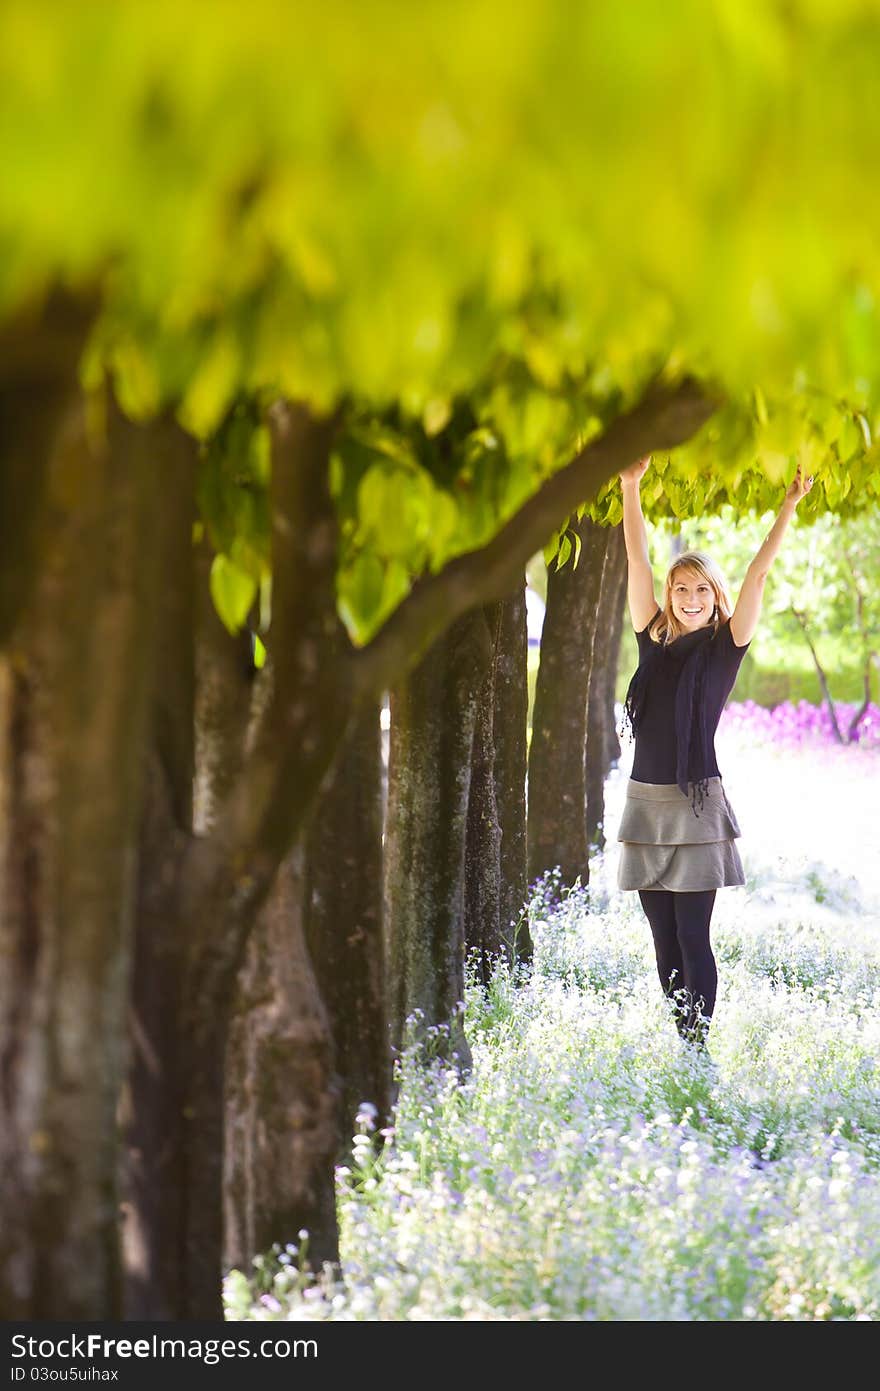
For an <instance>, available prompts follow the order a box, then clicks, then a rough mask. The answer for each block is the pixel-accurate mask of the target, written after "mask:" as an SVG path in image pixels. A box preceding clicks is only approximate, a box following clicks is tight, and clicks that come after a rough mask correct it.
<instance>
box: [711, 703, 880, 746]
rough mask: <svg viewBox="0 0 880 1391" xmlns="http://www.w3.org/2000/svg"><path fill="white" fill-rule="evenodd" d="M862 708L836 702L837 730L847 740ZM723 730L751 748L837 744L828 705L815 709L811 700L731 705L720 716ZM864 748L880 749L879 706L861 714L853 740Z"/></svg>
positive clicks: (871, 706) (868, 707)
mask: <svg viewBox="0 0 880 1391" xmlns="http://www.w3.org/2000/svg"><path fill="white" fill-rule="evenodd" d="M860 709H861V706H859V705H854V704H853V703H852V702H848V701H840V700H837V701H835V702H834V713H835V717H836V719H837V727H838V729H839V730H840V733H841V735H842V736H843V738H844V740H846V739H848V737H849V729H850V725H851V724H852V721H853V719H854V718H855V715H856V713H857V711H858V710H860ZM721 728H722V729H723V730H725V731H728V730H729V731H733V732H735V733H736V734H737V735H738V736H739V737H740V738H741V739H746V740H748V741H749V742H750V743H752V744H772V745H775V746H776V747H777V748H778V747H780V746H781V747H789V748H791V747H802V746H803V747H816V746H821V745H823V744H830V743H834V744H837V742H838V741H837V737H836V735H835V733H834V727H833V725H832V723H831V713H830V711H829V709H828V706H827V704H824V705H813V704H812V702H811V701H809V700H798V701H790V700H786V701H783V702H782V703H781V704H779V705H774V706H765V705H757V704H756V703H755V701H753V700H743V701H738V702H737V703H736V704H732V705H729V706H728V707H727V709H726V710H725V711H724V712H723V714H722V716H721ZM852 742H853V744H858V745H861V746H862V747H867V748H873V749H877V748H880V706H877V705H875V704H873V702H872V703H871V704H869V705H868V706H867V707H866V709H865V711H864V713H863V714H862V716H861V718H860V720H859V722H858V724H857V725H856V728H855V732H854V735H853V739H852Z"/></svg>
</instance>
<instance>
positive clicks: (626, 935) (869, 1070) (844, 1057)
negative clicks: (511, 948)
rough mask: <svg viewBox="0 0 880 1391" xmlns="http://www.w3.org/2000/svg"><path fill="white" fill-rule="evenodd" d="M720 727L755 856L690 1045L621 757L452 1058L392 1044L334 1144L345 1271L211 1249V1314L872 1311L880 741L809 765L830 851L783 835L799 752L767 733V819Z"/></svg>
mask: <svg viewBox="0 0 880 1391" xmlns="http://www.w3.org/2000/svg"><path fill="white" fill-rule="evenodd" d="M738 738H739V734H738V733H737V731H736V730H734V729H732V728H731V727H730V726H729V727H728V730H727V733H726V735H725V740H724V741H720V742H719V759H721V754H722V744H723V749H724V760H723V764H724V766H730V767H731V768H734V767H735V768H736V769H737V773H738V777H739V779H740V781H737V780H736V779H734V778H731V779H730V784H731V786H732V787H733V788H734V789H735V794H736V795H735V796H734V805H735V807H736V809H737V812H738V814H739V817H740V821H741V823H742V826H743V833H744V835H743V841H742V842H741V853H742V855H743V863H744V867H745V869H746V873H747V884H746V885H745V886H741V887H738V888H735V889H726V890H724V891H723V892H719V894H718V896H717V901H716V909H715V913H714V916H713V944H714V948H715V955H716V959H717V961H718V970H719V994H718V1002H717V1005H716V1010H715V1017H714V1019H713V1022H712V1026H711V1030H710V1033H709V1054H708V1055H706V1054H701V1053H699V1052H696V1051H694V1050H693V1049H692V1048H690V1047H688V1045H686V1044H683V1043H682V1042H681V1041H680V1040H679V1038H678V1035H677V1033H676V1031H675V1029H674V1027H673V1024H672V1022H671V1020H670V1018H669V1015H668V1013H667V1005H666V1002H665V1000H664V999H663V996H662V993H661V991H660V987H659V982H658V980H657V976H656V968H655V965H654V960H653V950H652V947H651V943H650V933H649V930H648V927H647V924H646V922H645V920H644V917H643V915H642V912H641V908H640V905H639V902H638V897H637V895H635V894H622V893H620V892H619V891H618V890H617V889H616V887H615V886H614V866H615V856H616V843H615V841H614V832H613V823H614V817H615V815H616V811H617V809H618V808H619V804H620V791H621V785H622V781H623V779H624V778H625V769H620V770H618V771H617V772H616V773H615V774H613V775H612V777H611V779H609V784H608V788H607V793H608V803H609V813H608V817H609V823H608V824H609V829H608V830H607V834H608V842H607V844H606V846H605V849H604V850H603V851H599V852H597V853H596V854H595V856H594V857H593V858H591V862H590V870H591V872H590V882H589V885H588V886H586V887H582V886H581V885H576V886H575V888H574V889H573V890H561V889H560V885H559V883H558V880H557V879H556V878H555V877H554V876H553V875H552V874H550V875H547V876H545V877H544V879H543V880H542V881H540V882H539V883H538V884H536V885H535V886H534V887H533V890H532V897H531V901H530V903H529V906H528V913H529V919H530V924H531V929H532V933H533V936H534V939H535V956H534V961H533V962H532V964H531V966H530V967H528V968H520V967H517V968H516V971H515V972H513V973H511V970H510V969H509V968H508V967H506V966H505V965H504V964H500V965H499V967H498V968H497V970H496V972H495V975H494V978H493V980H492V983H491V986H490V988H489V989H488V991H486V992H484V991H483V989H482V988H481V987H480V986H479V985H478V984H477V983H476V979H475V978H474V977H473V976H471V975H469V979H468V986H467V990H466V999H465V1001H464V1008H465V1015H466V1027H467V1030H468V1036H469V1039H470V1042H471V1046H472V1050H473V1058H474V1065H473V1070H472V1072H471V1073H470V1075H469V1076H468V1077H467V1078H465V1079H464V1080H461V1079H460V1078H459V1077H458V1076H457V1074H456V1073H455V1071H454V1070H453V1069H451V1068H450V1067H448V1066H446V1065H445V1064H444V1063H443V1062H442V1061H440V1059H439V1058H435V1059H434V1060H433V1061H431V1062H430V1063H429V1064H428V1065H427V1066H425V1065H418V1064H417V1063H416V1061H415V1060H414V1058H413V1057H412V1056H411V1055H410V1054H408V1053H405V1054H404V1056H403V1058H402V1060H401V1062H400V1065H399V1078H400V1096H399V1101H398V1104H397V1107H396V1111H395V1115H394V1118H393V1126H392V1127H391V1128H390V1129H389V1130H388V1131H387V1132H386V1133H385V1136H384V1139H385V1144H384V1146H383V1147H382V1148H381V1150H377V1147H376V1145H375V1136H374V1135H373V1126H374V1124H375V1121H374V1114H373V1111H372V1108H371V1107H369V1106H364V1107H363V1108H362V1110H361V1113H360V1116H359V1117H358V1119H357V1123H356V1126H355V1129H356V1130H357V1134H356V1135H355V1137H354V1140H353V1144H352V1151H351V1158H350V1160H349V1162H348V1163H347V1164H345V1165H343V1166H341V1167H340V1168H339V1169H338V1171H337V1185H338V1209H339V1218H340V1234H341V1252H342V1262H343V1273H342V1276H341V1278H340V1279H338V1280H336V1281H334V1280H333V1279H331V1278H330V1276H329V1272H324V1273H323V1274H322V1275H320V1276H319V1277H318V1278H317V1279H313V1278H311V1277H310V1276H309V1275H308V1273H304V1272H303V1270H302V1269H301V1267H302V1266H303V1255H304V1250H305V1251H306V1252H307V1243H304V1248H303V1249H300V1250H297V1249H296V1248H295V1247H289V1248H287V1249H286V1250H284V1251H280V1250H278V1249H276V1250H275V1251H273V1252H271V1253H267V1254H266V1255H265V1256H264V1257H261V1258H259V1259H258V1261H257V1263H256V1268H255V1270H254V1271H253V1272H249V1273H248V1275H249V1278H246V1276H245V1274H244V1273H243V1272H232V1273H231V1274H230V1275H229V1276H228V1277H227V1280H226V1285H225V1291H226V1302H227V1313H228V1315H229V1316H230V1317H235V1318H255V1319H286V1318H292V1319H302V1318H308V1319H345V1320H352V1319H408V1320H424V1319H455V1320H462V1319H478V1320H497V1319H504V1320H511V1319H513V1320H536V1319H537V1320H540V1319H545V1320H559V1319H577V1320H585V1319H604V1320H692V1319H699V1320H719V1319H721V1320H724V1319H735V1320H814V1319H834V1320H841V1319H844V1320H848V1319H861V1320H864V1319H870V1320H873V1319H875V1318H877V1317H878V1314H880V919H878V912H877V903H878V900H877V899H876V898H875V897H873V896H872V893H871V891H870V886H868V889H866V891H865V892H864V894H863V893H862V885H861V882H860V880H859V877H858V875H857V874H853V873H851V872H848V871H852V869H853V867H854V866H855V867H857V866H858V863H859V860H858V856H859V854H860V853H861V852H862V851H865V852H867V851H868V849H869V847H870V845H871V844H872V843H873V844H874V845H875V846H876V827H877V818H876V811H875V810H874V792H873V789H874V788H875V787H876V785H877V783H876V773H877V769H878V766H880V759H878V757H877V755H876V754H873V753H870V752H867V751H863V752H862V754H861V757H862V758H863V759H867V760H868V761H869V764H870V769H871V772H872V774H873V776H864V777H860V778H858V779H855V778H853V776H852V771H851V761H850V760H851V757H852V755H853V751H851V750H841V762H840V764H839V766H838V767H837V769H836V771H835V769H834V768H832V767H830V765H829V768H828V769H826V770H825V772H824V773H823V776H824V777H825V779H826V784H825V791H826V794H827V797H828V798H829V799H830V800H832V801H840V802H843V801H844V800H846V799H849V804H850V814H851V817H852V820H851V822H849V823H846V824H845V826H844V829H843V832H842V833H841V837H840V841H839V844H840V846H841V853H840V855H838V854H837V853H836V851H835V852H834V853H833V854H832V856H831V858H829V859H824V858H823V848H824V841H822V840H821V839H820V838H816V839H815V840H814V842H812V843H811V844H810V846H809V853H808V854H807V855H806V856H805V857H804V856H802V857H800V858H798V855H797V853H796V851H797V849H798V847H800V846H801V845H802V844H803V842H804V840H805V839H806V830H807V829H808V828H809V826H810V825H811V824H812V823H811V822H810V820H809V817H808V813H807V812H806V811H805V808H804V804H803V795H802V789H803V785H804V783H805V782H808V781H810V780H811V779H815V777H816V773H815V768H814V765H813V763H812V762H811V761H810V760H811V759H812V754H811V755H809V758H808V756H807V755H806V754H805V752H804V750H803V748H802V747H800V748H796V749H789V750H787V751H785V750H783V751H778V750H777V757H776V758H775V760H774V761H773V777H774V779H775V780H776V782H775V789H776V790H775V796H774V806H773V810H772V814H771V813H769V812H768V813H767V816H766V820H764V821H761V820H760V818H759V813H760V812H761V810H762V809H763V808H764V807H765V804H766V802H767V800H768V798H767V796H766V790H765V789H764V787H763V786H762V784H761V778H760V775H759V770H760V769H766V759H764V760H763V761H761V760H762V755H761V753H760V749H759V747H758V746H757V744H756V743H755V742H751V741H750V742H748V744H745V745H742V746H740V745H738V744H737V743H736V740H737V739H738ZM737 754H738V755H739V757H736V755H737ZM844 755H845V756H844ZM750 760H751V761H750ZM835 778H836V779H837V781H836V782H835ZM727 781H728V780H727V779H725V782H726V784H727ZM799 818H801V819H799ZM869 818H870V819H869ZM776 825H786V826H788V829H789V831H790V837H791V840H790V843H786V842H785V841H784V840H781V839H780V840H772V838H771V837H772V832H773V828H774V826H776ZM871 826H873V828H874V830H873V832H872V831H871V829H870V827H871ZM872 837H873V841H872ZM844 847H848V849H849V852H850V854H851V856H852V858H851V859H850V860H849V861H847V860H846V859H845V857H844V854H843V849H844ZM777 852H778V853H777ZM783 889H784V892H782V890H783ZM436 1037H437V1038H438V1041H439V1040H440V1037H441V1036H440V1035H439V1034H438V1035H436Z"/></svg>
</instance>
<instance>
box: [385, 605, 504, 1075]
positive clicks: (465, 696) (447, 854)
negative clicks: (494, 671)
mask: <svg viewBox="0 0 880 1391" xmlns="http://www.w3.org/2000/svg"><path fill="white" fill-rule="evenodd" d="M489 657H490V639H489V634H488V631H487V626H486V620H485V616H484V614H483V612H482V611H481V610H480V609H474V610H472V611H470V612H469V613H467V614H465V615H464V616H463V617H462V618H460V619H458V620H456V622H455V623H454V624H453V625H452V626H451V628H450V629H449V631H448V632H447V633H446V634H445V635H444V636H443V637H442V638H441V639H440V641H439V642H437V643H435V644H434V646H433V647H432V648H431V650H430V651H429V652H428V654H427V656H426V657H424V658H423V659H422V661H421V662H420V663H419V664H418V666H417V667H416V668H415V669H414V670H413V671H412V672H411V673H410V674H409V675H408V676H407V677H406V678H405V679H404V680H403V681H401V682H399V683H398V684H397V685H396V686H395V687H394V689H392V691H391V740H390V756H389V770H388V812H387V821H386V831H385V913H386V918H387V922H388V926H389V937H390V1013H391V1037H392V1043H393V1045H394V1046H395V1047H396V1048H398V1049H399V1048H400V1047H401V1046H402V1044H403V1042H404V1038H405V1033H406V1021H407V1020H408V1019H409V1018H410V1016H413V1015H415V1020H414V1030H413V1033H414V1038H415V1039H416V1040H419V1041H422V1040H424V1039H425V1038H426V1036H427V1034H426V1031H427V1030H428V1029H430V1028H432V1027H434V1026H446V1025H448V1026H449V1028H450V1038H449V1044H448V1049H447V1047H446V1045H444V1043H443V1040H442V1039H440V1040H439V1042H438V1048H439V1049H440V1051H441V1052H444V1053H446V1052H447V1051H448V1052H449V1053H450V1054H457V1056H458V1058H459V1062H460V1065H461V1066H462V1067H463V1068H467V1067H469V1066H470V1063H471V1056H470V1049H469V1047H468V1044H467V1040H466V1038H465V1035H464V1029H463V1025H462V1018H461V1010H460V1006H461V1005H462V1003H463V999H464V892H465V890H464V849H465V840H466V829H467V808H468V792H469V785H470V768H471V754H472V749H473V738H474V726H475V723H476V715H477V693H478V690H479V686H480V683H481V681H482V679H483V676H484V673H485V671H486V668H487V666H488V663H489ZM417 1011H418V1014H416V1012H417Z"/></svg>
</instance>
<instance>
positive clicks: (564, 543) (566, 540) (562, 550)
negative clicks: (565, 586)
mask: <svg viewBox="0 0 880 1391" xmlns="http://www.w3.org/2000/svg"><path fill="white" fill-rule="evenodd" d="M570 555H571V538H570V536H569V535H568V532H566V533H565V535H564V536H563V538H562V540H561V541H560V543H559V554H558V556H557V559H556V569H557V570H561V569H562V567H563V565H565V563H566V562H567V560H568V557H569V556H570Z"/></svg>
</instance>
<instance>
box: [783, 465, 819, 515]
mask: <svg viewBox="0 0 880 1391" xmlns="http://www.w3.org/2000/svg"><path fill="white" fill-rule="evenodd" d="M812 486H813V475H812V474H810V475H809V477H808V478H806V479H805V478H804V476H803V474H802V473H801V466H800V464H798V466H797V469H796V471H795V475H794V478H793V479H792V480H791V482H790V483H789V485H788V487H787V488H786V490H785V496H786V498H791V500H792V502H793V503H794V505H795V507H797V505H798V503H799V502H800V500H801V498H802V497H803V496H804V495H805V494H806V493H808V492H809V491H810V489H811V488H812Z"/></svg>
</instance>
